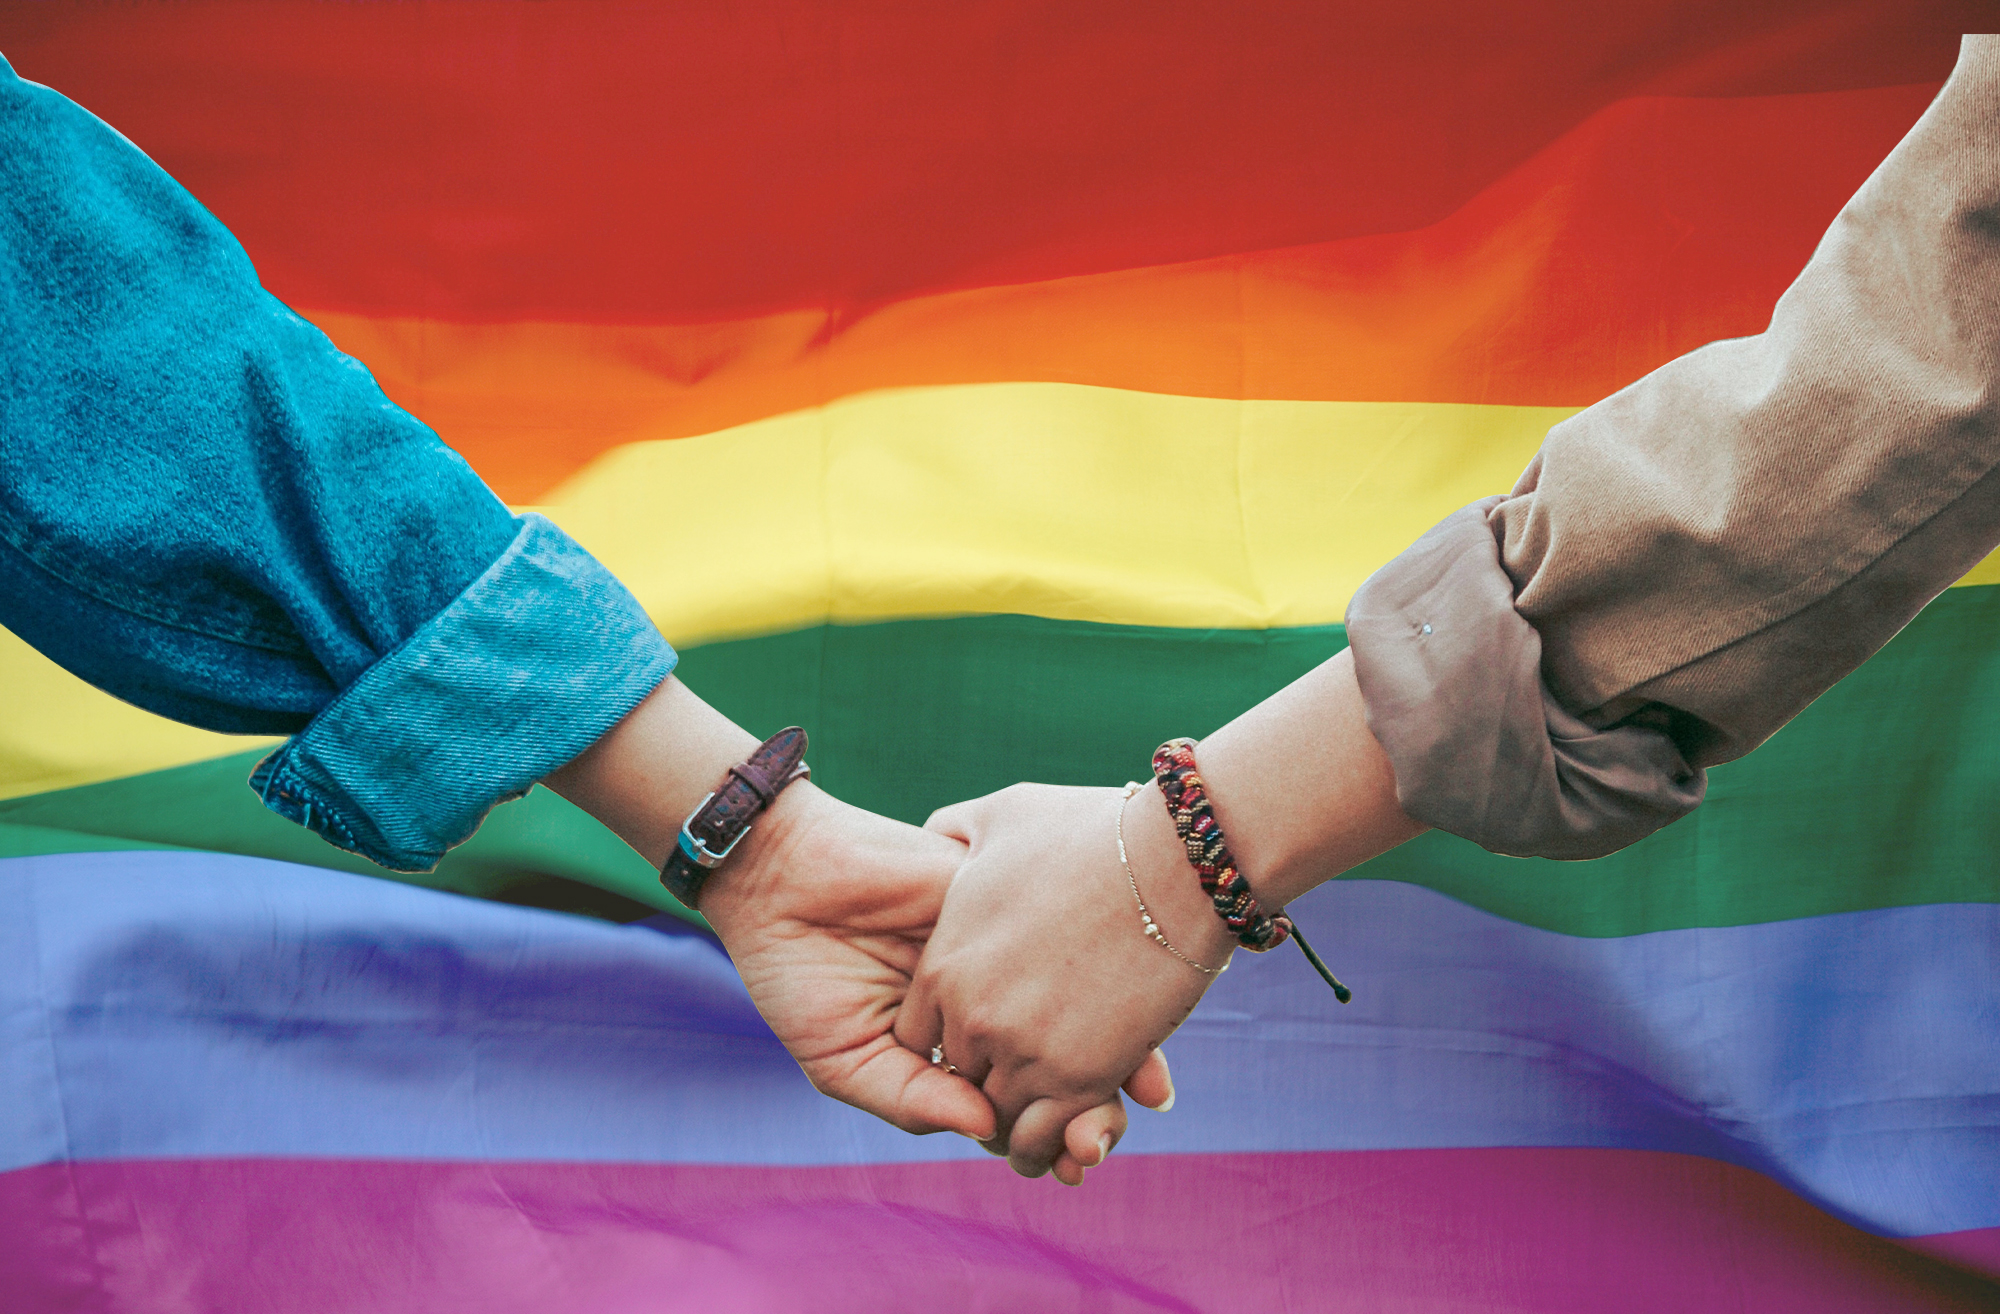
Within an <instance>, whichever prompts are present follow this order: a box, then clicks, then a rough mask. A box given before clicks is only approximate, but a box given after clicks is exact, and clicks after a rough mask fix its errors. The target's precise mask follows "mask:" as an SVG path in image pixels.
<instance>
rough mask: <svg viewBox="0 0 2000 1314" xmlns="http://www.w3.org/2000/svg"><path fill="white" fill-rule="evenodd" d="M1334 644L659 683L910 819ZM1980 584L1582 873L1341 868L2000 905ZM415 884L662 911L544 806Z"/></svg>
mask: <svg viewBox="0 0 2000 1314" xmlns="http://www.w3.org/2000/svg"><path fill="white" fill-rule="evenodd" d="M1343 641H1344V640H1343V636H1342V632H1341V630H1340V628H1339V627H1338V626H1325V627H1314V628H1307V629H1291V630H1271V631H1243V630H1174V629H1150V628H1142V627H1128V626H1112V625H1094V624H1089V623H1085V622H1078V621H1050V620H1041V619H1036V618H1033V617H1023V616H982V617H967V618H959V619H951V620H921V621H897V622H890V623H884V624H877V625H853V626H821V627H816V628H812V629H807V630H801V631H795V632H792V633H787V634H779V635H772V636H768V637H764V638H756V639H745V640H739V641H735V642H730V643H718V644H711V645H707V646H704V647H700V648H695V649H691V650H689V651H688V652H686V653H685V654H684V655H683V661H682V666H681V674H682V676H683V678H685V679H686V680H687V681H688V683H689V684H690V685H691V686H692V687H694V688H695V689H696V690H698V691H699V692H700V693H701V694H702V695H703V696H704V697H706V698H707V699H709V700H710V701H711V702H713V703H714V704H715V705H716V706H718V707H720V708H721V709H722V710H723V711H724V712H726V713H728V714H729V715H730V716H732V717H734V718H735V719H736V720H738V721H740V722H741V723H743V724H744V725H746V726H748V727H749V728H750V729H752V730H753V731H756V732H758V733H768V732H769V731H771V730H774V729H776V728H777V727H779V726H781V725H785V724H788V723H792V722H797V723H799V724H802V725H805V726H807V727H808V728H809V729H811V731H812V734H813V751H812V762H813V769H814V778H815V779H816V780H818V781H819V782H820V783H822V784H823V785H825V786H826V787H827V788H828V789H829V790H831V791H832V792H833V793H835V794H837V795H839V796H840V797H843V798H846V799H848V800H850V801H851V802H854V803H856V804H859V805H861V806H863V807H868V808H873V809H875V810H877V811H881V812H885V813H888V814H890V815H892V816H898V817H902V818H904V819H906V820H910V821H922V820H923V818H924V817H925V816H926V815H928V814H929V812H930V811H931V810H932V809H933V808H935V807H937V806H939V805H941V804H944V803H948V802H951V801H954V800H956V799H961V798H966V797H970V796H972V795H976V794H980V793H984V792H987V791H989V790H992V789H997V788H999V787H1001V786H1002V785H1005V784H1008V783H1010V782H1012V781H1015V780H1020V779H1030V780H1045V781H1055V782H1075V783H1090V784H1118V783H1121V782H1123V781H1124V780H1126V779H1129V778H1131V777H1133V776H1136V775H1139V774H1140V773H1142V772H1144V771H1145V769H1146V762H1147V758H1148V756H1149V754H1150V752H1151V750H1152V748H1153V746H1154V745H1155V744H1157V743H1159V742H1160V741H1161V740H1163V739H1165V738H1168V737H1169V736H1172V735H1176V734H1195V735H1201V734H1206V733H1208V732H1209V731H1211V730H1213V729H1215V728H1216V727H1217V726H1219V725H1221V724H1222V723H1223V722H1224V721H1226V720H1228V719H1229V718H1230V717H1231V716H1233V715H1235V714H1236V713H1237V712H1239V711H1241V710H1242V709H1244V708H1246V707H1248V706H1250V705H1251V704H1252V703H1254V702H1256V701H1257V700H1258V699H1260V698H1262V697H1263V696H1265V695H1266V694H1268V693H1270V692H1271V691H1272V690H1274V689H1277V688H1279V687H1280V686H1282V685H1283V684H1285V683H1286V682H1287V681H1289V680H1291V679H1293V678H1295V677H1296V676H1298V675H1299V674H1301V673H1302V672H1304V671H1306V670H1308V669H1310V668H1311V667H1312V666H1313V665H1314V664H1315V663H1317V662H1319V661H1322V660H1324V659H1325V658H1326V657H1328V656H1330V655H1332V654H1333V653H1334V652H1336V651H1338V650H1339V648H1340V646H1341V644H1342V642H1343ZM252 756H254V755H250V756H244V757H240V758H229V759H223V760H221V761H217V762H209V763H199V764H196V765H194V766H189V767H182V768H177V769H175V770H171V771H162V772H156V773H153V774H151V775H146V776H138V777H132V778H130V779H126V780H118V781H110V782H106V783H103V784H98V785H89V786H85V787H83V788H80V789H72V790H64V791H60V792H57V793H51V794H42V795H36V796H32V797H29V798H23V799H14V800H9V801H6V802H0V853H6V854H19V853H27V852H50V851H65V850H78V849H86V848H105V847H127V846H140V847H160V846H178V847H187V848H201V849H217V850H223V851H228V852H237V853H250V854H256V855H260V856H265V857H273V858H281V859H286V860H289V861H295V862H308V863H315V864H318V865H323V866H333V867H342V868H346V869H349V870H355V871H367V872H372V873H375V874H378V875H381V874H386V873H380V872H378V871H376V869H375V868H373V867H371V866H369V865H368V864H366V863H364V862H361V861H360V860H358V859H353V858H349V857H347V856H346V855H344V854H341V853H338V852H337V851H335V850H334V849H332V848H330V847H328V846H327V845H325V844H323V843H321V842H320V841H318V840H317V839H315V838H314V837H312V836H310V835H307V834H306V833H305V832H303V831H300V830H298V829H297V828H295V827H292V826H290V825H288V824H287V823H285V822H282V821H279V820H278V819H277V818H275V817H273V816H271V815H270V814H268V813H266V812H264V811H263V809H262V808H261V807H260V806H259V804H258V803H257V800H256V799H255V797H254V796H253V795H252V794H251V793H250V791H249V790H248V789H247V788H245V787H244V784H243V781H244V778H245V777H246V776H247V775H248V772H249V768H250V765H251V758H252ZM1995 800H2000V587H1991V586H1988V587H1975V588H1963V589H1954V590H1951V591H1950V592H1948V593H1947V594H1945V595H1944V596H1943V597H1942V598H1940V599H1938V601H1936V602H1934V603H1933V604H1932V605H1931V606H1930V607H1929V608H1928V609H1927V610H1926V611H1925V612H1924V614H1923V615H1921V616H1920V617H1918V618H1917V620H1916V621H1915V622H1914V623H1913V624H1912V625H1911V626H1910V627H1909V628H1908V629H1907V630H1906V631H1905V632H1904V633H1903V634H1902V635H1900V636H1899V637H1898V638H1897V639H1896V640H1895V641H1894V642H1893V643H1891V644H1890V645H1889V647H1888V648H1886V649H1885V650H1884V651H1883V652H1882V653H1881V654H1880V655H1879V656H1878V657H1876V658H1875V660H1873V661H1871V662H1870V663H1868V665H1866V666H1864V667H1863V668H1862V669H1861V670H1860V671H1858V672H1857V673H1856V674H1855V675H1853V676H1851V677H1850V678H1849V679H1848V680H1846V681H1844V682H1843V683H1842V684H1841V685H1840V686H1838V687H1837V688H1835V689H1834V690H1833V691H1832V692H1830V693H1829V694H1827V695H1826V696H1825V697H1824V698H1822V699H1820V700H1819V702H1817V703H1815V704H1814V705H1813V706H1812V707H1811V708H1809V709H1807V711H1806V712H1805V713H1804V714H1803V715H1801V716H1800V717H1799V718H1798V720H1796V721H1795V722H1793V724H1792V725H1790V726H1788V727H1787V728H1786V729H1785V730H1784V731H1783V732H1782V733H1781V734H1779V735H1778V736H1777V737H1776V738H1775V739H1773V740H1772V741H1771V742H1770V743H1769V744H1767V745H1765V746H1764V747H1763V748H1761V749H1759V750H1758V751H1757V752H1756V753H1754V754H1752V755H1751V756H1750V757H1748V758H1746V759H1745V760H1743V761H1742V762H1737V763H1732V764H1730V765H1728V766H1725V767H1722V768H1719V769H1717V770H1716V771H1714V772H1713V773H1712V779H1711V785H1710V793H1709V801H1708V803H1707V804H1706V805H1705V806H1704V807H1703V808H1702V809H1701V810H1700V811H1699V812H1697V813H1696V814H1695V815H1694V816H1692V817H1690V818H1688V819H1687V820H1685V821H1683V822H1681V823H1680V824H1678V825H1675V826H1672V827H1669V828H1668V829H1667V830H1665V831H1662V832H1661V833H1659V834H1658V835H1655V836H1653V837H1652V838H1651V839H1648V840H1646V841H1645V842H1643V843H1641V844H1638V845H1635V846H1633V847H1632V848H1630V849H1627V850H1626V851H1624V852H1623V853H1619V854H1615V855H1613V856H1612V857H1609V858H1605V859H1601V860H1599V861H1596V862H1588V863H1556V862H1545V861H1540V860H1534V859H1529V860H1521V859H1510V858H1498V857H1494V856H1492V855H1490V854H1487V853H1484V852H1482V851H1480V850H1479V849H1477V848H1476V847H1474V846H1473V845H1470V844H1468V843H1466V842H1464V841H1462V840H1458V839H1456V838H1453V837H1451V836H1448V835H1427V836H1424V837H1422V838H1421V839H1419V840H1417V841H1415V842H1414V843H1412V844H1409V845H1406V846H1404V847H1403V848H1402V849H1399V850H1397V851H1396V852H1394V853H1391V854H1388V855H1386V856H1384V857H1383V858H1380V859H1378V860H1376V861H1375V862H1373V863H1369V864H1368V865H1366V866H1364V867H1362V868H1360V869H1358V870H1357V871H1356V872H1355V873H1354V874H1355V875H1357V876H1367V877H1375V878H1381V879H1393V880H1401V881H1409V882H1412V883H1415V884H1419V885H1425V886H1428V887H1430V888H1432V889H1436V890H1439V891H1441V892H1443V893H1445V894H1449V895H1451V896H1453V897H1455V898H1458V899H1462V900H1464V901H1465V902H1467V903H1470V904H1473V905H1475V906H1477V907H1480V908H1484V909H1487V910H1488V911H1491V912H1494V913H1498V914H1500V915H1501V916H1505V917H1508V918H1512V919H1513V920H1516V921H1520V922H1525V923H1528V924H1530V925H1534V926H1541V927H1545V928H1548V929H1550V930H1556V931H1562V932H1566V933H1570V934H1575V935H1591V936H1614V935H1635V934H1639V933H1642V932H1646V931H1657V930H1667V929H1673V928H1679V927H1688V926H1730V925H1740V924H1744V923H1751V922H1764V921H1776V920H1782V919H1786V918H1794V917H1807V916H1815V915H1819V914H1824V913H1834V912H1845V911H1852V910H1858V909H1864V908H1877V907H1889V906H1896V905H1908V904H1921V903H1949V902H2000V856H1996V855H2000V807H1996V806H1995ZM1082 838H1083V839H1084V840H1085V842H1089V841H1090V840H1091V838H1092V837H1082ZM415 879H417V880H419V881H421V882H423V883H426V884H433V885H437V886H441V887H444V888H449V889H455V890H459V891H462V892H465V893H469V894H476V895H480V896H483V897H489V898H503V899H508V900H509V901H514V902H533V903H540V904H544V905H548V906H556V907H564V908H568V909H571V910H574V911H583V912H594V913H598V914H600V915H606V916H636V915H641V914H643V913H644V912H645V911H646V907H645V906H641V905H646V906H651V907H669V906H670V901H669V900H668V899H667V897H666V895H665V893H664V892H663V891H661V890H660V888H659V886H658V884H657V883H656V882H655V881H654V880H653V877H652V873H651V872H650V871H649V870H648V869H647V867H646V865H645V864H644V863H643V862H642V861H640V860H639V859H638V858H637V857H636V856H635V855H633V854H632V853H631V852H630V851H629V850H627V849H625V848H624V846H623V845H622V844H620V843H618V841H617V840H615V839H613V838H612V837H611V836H610V835H609V834H607V833H606V832H604V831H603V830H602V829H601V828H599V827H598V826H597V825H596V824H595V823H594V822H592V821H591V820H590V819H589V818H587V817H585V816H583V815H582V814H581V813H579V812H577V811H576V810H575V809H573V808H571V807H569V805H567V804H566V803H564V802H562V800H560V799H557V798H555V797H553V796H552V795H550V794H549V793H548V792H547V791H546V790H536V791H535V792H534V793H533V794H532V795H530V796H529V797H528V798H527V799H524V800H522V801H521V802H519V803H514V804H510V805H508V806H506V807H503V808H501V809H499V810H498V811H496V812H495V813H494V815H493V816H492V817H491V818H490V819H489V820H488V821H487V823H486V825H485V826H484V827H483V828H481V830H480V832H479V834H478V835H477V836H475V837H474V838H473V840H472V841H471V842H469V843H468V844H466V845H464V846H463V847H461V848H460V849H458V850H457V851H455V852H454V853H453V854H452V855H451V856H450V857H449V858H448V859H447V860H446V861H445V863H444V864H443V865H442V866H441V867H440V868H439V870H438V872H437V873H435V874H434V875H433V876H429V877H418V878H415Z"/></svg>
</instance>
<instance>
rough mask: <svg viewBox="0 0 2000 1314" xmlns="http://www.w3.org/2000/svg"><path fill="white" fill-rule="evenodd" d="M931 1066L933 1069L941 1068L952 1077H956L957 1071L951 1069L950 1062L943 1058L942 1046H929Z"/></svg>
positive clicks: (953, 1068)
mask: <svg viewBox="0 0 2000 1314" xmlns="http://www.w3.org/2000/svg"><path fill="white" fill-rule="evenodd" d="M931 1066H932V1067H934V1068H943V1069H944V1070H945V1071H946V1072H948V1073H950V1074H951V1075H952V1076H954V1077H956V1076H957V1075H958V1069H957V1068H955V1067H953V1066H952V1065H951V1060H950V1059H947V1058H946V1057H945V1056H944V1046H943V1045H932V1046H931Z"/></svg>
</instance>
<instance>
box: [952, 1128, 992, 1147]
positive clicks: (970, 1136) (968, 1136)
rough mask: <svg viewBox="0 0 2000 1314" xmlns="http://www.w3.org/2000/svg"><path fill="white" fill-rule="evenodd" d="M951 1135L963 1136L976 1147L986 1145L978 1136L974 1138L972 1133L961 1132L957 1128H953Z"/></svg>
mask: <svg viewBox="0 0 2000 1314" xmlns="http://www.w3.org/2000/svg"><path fill="white" fill-rule="evenodd" d="M951 1134H952V1135H954V1136H963V1137H964V1138H965V1139H966V1140H968V1141H971V1142H972V1143H973V1144H974V1145H985V1144H986V1142H985V1141H982V1140H980V1139H979V1138H978V1137H977V1136H974V1135H973V1134H972V1133H971V1132H965V1131H960V1130H959V1129H958V1128H956V1127H953V1128H952V1129H951Z"/></svg>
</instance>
